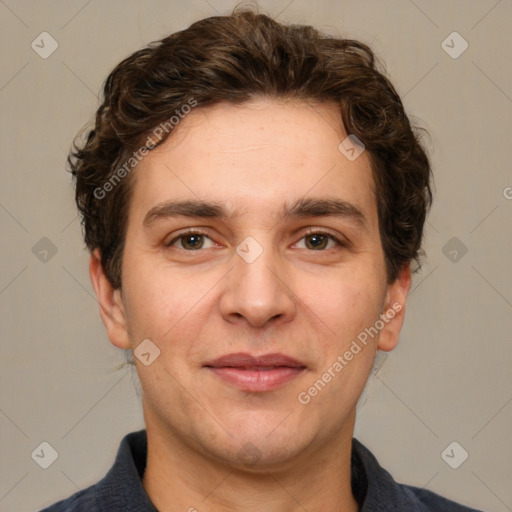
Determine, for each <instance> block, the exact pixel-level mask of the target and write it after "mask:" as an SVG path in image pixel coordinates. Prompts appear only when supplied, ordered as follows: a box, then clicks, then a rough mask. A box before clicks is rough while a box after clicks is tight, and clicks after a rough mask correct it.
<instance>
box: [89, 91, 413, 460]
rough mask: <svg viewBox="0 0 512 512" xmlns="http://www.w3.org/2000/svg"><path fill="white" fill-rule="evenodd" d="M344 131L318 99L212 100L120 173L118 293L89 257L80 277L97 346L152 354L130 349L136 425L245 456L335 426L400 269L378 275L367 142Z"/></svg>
mask: <svg viewBox="0 0 512 512" xmlns="http://www.w3.org/2000/svg"><path fill="white" fill-rule="evenodd" d="M345 137H347V133H345V131H344V128H343V126H342V122H341V115H340V112H339V110H338V109H337V107H336V106H335V105H333V104H328V103H326V104H320V105H314V106H312V105H308V104H307V103H286V104H285V103H282V102H281V103H279V102H276V101H270V100H258V101H253V102H251V103H248V104H244V105H242V106H233V105H219V106H215V107H211V108H206V109H196V110H195V111H192V112H191V113H190V114H188V116H187V117H186V118H184V119H183V120H182V121H180V125H179V127H178V131H176V133H174V134H173V135H172V136H171V137H170V138H169V139H168V140H167V141H166V143H165V144H164V145H162V146H160V147H158V148H156V149H155V150H153V151H151V152H150V153H149V154H148V155H147V156H146V157H145V159H144V160H143V161H142V162H141V163H140V164H139V166H138V168H137V169H136V170H135V171H133V172H134V173H135V174H134V176H133V177H134V182H133V187H134V189H133V198H132V202H131V206H130V211H129V218H128V227H127V235H126V245H125V250H124V256H123V262H122V268H123V270H122V290H112V289H111V288H110V287H109V285H108V281H107V280H106V278H105V276H104V274H103V273H102V269H101V266H99V264H98V261H99V260H98V259H97V257H96V256H97V255H96V256H95V255H93V257H92V259H91V275H92V278H93V283H94V285H95V288H96V291H97V293H98V297H99V300H100V302H101V305H102V311H103V312H102V315H103V319H104V321H105V324H106V326H107V331H108V334H109V338H110V340H111V341H112V343H113V344H115V345H116V346H118V347H122V348H132V349H135V348H136V347H137V346H138V345H139V344H140V343H141V342H142V341H143V340H150V345H148V347H150V350H149V352H150V353H152V354H153V351H155V350H156V348H157V349H158V350H159V351H160V354H159V356H158V357H156V359H154V360H153V362H151V364H149V365H147V366H146V365H144V364H143V363H142V362H141V361H140V360H139V359H138V358H137V357H135V358H134V360H135V362H136V366H137V371H138V374H139V377H140V381H141V384H142V389H143V406H144V414H145V420H146V425H147V428H148V432H149V429H150V428H151V429H154V430H158V431H160V432H165V433H167V435H169V434H170V435H171V436H172V438H173V439H174V440H177V442H179V443H180V444H181V445H182V446H186V447H187V448H188V449H189V450H193V451H194V452H195V453H198V454H200V455H202V456H204V457H208V458H210V459H215V460H223V461H228V462H229V463H231V464H239V463H240V462H243V459H244V457H245V458H247V457H249V458H250V457H254V458H255V459H258V464H256V467H263V466H265V465H270V466H272V465H274V466H275V465H279V464H285V463H286V462H287V461H290V460H293V458H294V457H300V456H305V455H308V454H312V453H318V451H319V450H322V449H323V450H325V449H328V447H329V446H333V445H334V444H335V443H338V442H339V441H340V439H342V438H351V436H352V429H353V421H354V411H355V406H356V402H357V400H358V398H359V396H360V394H361V392H362V390H363V388H364V385H365V383H366V380H367V377H368V375H369V372H370V370H371V367H372V363H373V359H374V356H375V352H376V350H377V348H380V349H382V350H390V349H392V348H393V347H394V345H395V344H396V342H397V339H398V333H399V331H400V327H401V323H402V319H403V312H404V310H403V309H402V307H403V305H404V302H405V296H406V294H407V290H408V287H409V273H408V270H407V269H404V270H403V271H402V273H401V275H400V278H399V279H397V280H396V281H395V282H394V283H391V284H389V283H388V282H387V279H386V268H385V261H384V254H383V251H382V245H381V240H380V237H379V226H378V218H377V207H376V197H375V191H374V184H373V179H372V172H371V167H370V160H369V156H368V154H367V153H365V152H363V153H362V154H361V155H360V156H359V157H358V158H357V159H355V160H353V161H350V160H349V159H347V157H346V156H345V155H344V154H343V153H342V152H340V150H339V149H338V146H339V144H340V142H341V141H342V140H343V139H345ZM95 258H96V260H95ZM397 304H398V306H397ZM391 310H392V317H391V314H390V313H388V312H389V311H391ZM383 314H384V315H387V316H385V321H384V320H383V319H382V318H383V317H381V316H380V315H383ZM371 328H373V330H371ZM365 329H369V331H368V330H367V331H365ZM375 331H378V334H375ZM364 332H366V342H365V343H363V341H362V339H363V338H365V336H364V334H362V333H364ZM368 332H371V333H372V335H368ZM354 342H355V344H356V345H354ZM146 343H148V342H146ZM356 346H357V347H359V351H357V349H356V348H355V347H356ZM147 352H148V351H146V353H147ZM154 353H157V351H156V352H154ZM349 353H351V354H352V356H350V355H349ZM225 356H226V357H225ZM153 357H154V356H149V358H150V359H152V358H153ZM146 358H148V356H146ZM219 358H220V359H219ZM336 363H338V364H336ZM340 366H341V369H340ZM319 381H321V383H319ZM315 383H316V387H315ZM313 388H314V389H313ZM315 389H316V392H315ZM248 443H250V444H248ZM255 454H256V455H255Z"/></svg>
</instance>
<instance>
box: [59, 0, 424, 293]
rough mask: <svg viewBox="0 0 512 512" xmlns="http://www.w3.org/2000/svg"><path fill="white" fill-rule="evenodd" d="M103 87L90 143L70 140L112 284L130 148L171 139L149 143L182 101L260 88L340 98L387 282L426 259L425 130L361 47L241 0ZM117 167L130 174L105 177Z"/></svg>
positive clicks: (289, 95)
mask: <svg viewBox="0 0 512 512" xmlns="http://www.w3.org/2000/svg"><path fill="white" fill-rule="evenodd" d="M103 96H104V98H103V103H102V104H101V105H100V107H99V108H98V111H97V113H96V119H95V126H94V128H93V129H92V130H90V131H89V133H88V136H87V138H86V141H85V142H83V143H80V142H78V139H77V140H75V142H74V144H73V147H72V150H71V152H70V155H69V157H68V166H69V168H70V171H71V172H72V174H73V176H74V179H75V182H76V202H77V205H78V209H79V211H80V213H81V215H82V225H83V228H84V239H85V243H86V245H87V247H88V248H89V250H91V251H93V250H94V249H96V248H99V250H100V253H101V260H102V265H103V268H104V270H105V273H106V275H107V277H108V279H109V281H110V282H111V284H112V285H113V286H114V288H120V287H121V263H122V256H123V247H124V240H125V235H126V227H127V214H128V206H129V203H130V197H131V190H132V187H131V182H132V179H131V174H129V168H127V167H126V162H128V161H130V158H131V159H133V157H134V148H135V149H136V148H139V149H138V151H139V152H145V153H147V151H149V150H151V149H152V148H153V147H156V146H158V145H159V144H161V143H162V142H164V141H165V140H166V138H167V137H168V136H169V134H170V133H172V127H171V128H169V129H168V130H166V132H165V133H164V135H163V136H161V137H160V139H159V141H158V142H157V143H156V145H155V144H152V143H151V142H150V143H149V144H147V143H146V142H147V141H151V138H148V134H150V133H151V132H152V130H154V128H155V127H156V126H158V125H160V124H162V123H167V125H169V123H168V120H169V119H170V118H171V116H173V115H174V114H175V113H179V112H180V111H181V110H180V109H182V108H183V105H186V104H187V103H189V104H191V103H192V102H195V103H194V104H196V105H197V106H198V107H206V106H211V105H214V104H217V103H220V102H228V103H232V104H240V103H244V102H247V101H249V100H252V99H254V98H257V97H262V96H264V97H269V98H276V99H297V100H305V101H310V100H313V101H320V102H323V101H326V102H327V101H329V102H332V101H334V102H336V103H337V104H338V105H339V106H340V109H341V117H342V121H343V124H344V127H345V129H346V131H347V133H349V134H354V135H355V136H357V138H358V139H359V140H360V141H362V142H363V143H364V145H365V148H366V150H367V151H368V153H369V155H370V158H371V162H372V168H373V176H374V181H375V190H376V196H377V211H378V218H379V229H380V236H381V243H382V247H383V251H384V255H385V261H386V269H387V278H388V281H389V282H392V281H394V280H395V279H396V277H397V276H398V272H399V270H400V268H401V267H402V266H403V265H404V264H408V263H409V262H411V261H412V260H415V261H417V262H418V263H419V254H420V251H421V242H422V233H423V225H424V222H425V217H426V214H427V211H428V209H429V207H430V205H431V202H432V192H431V188H430V180H431V169H430V163H429V160H428V157H427V155H426V153H425V151H424V149H423V147H422V144H421V142H420V139H419V135H418V133H419V132H418V130H416V129H413V128H412V127H411V124H410V122H409V119H408V117H407V115H406V114H405V112H404V108H403V105H402V102H401V100H400V98H399V96H398V94H397V93H396V91H395V89H394V87H393V85H392V84H391V83H390V81H389V80H388V79H387V78H386V77H385V76H384V74H383V73H382V72H381V71H379V70H378V67H377V64H376V61H375V57H374V54H373V52H372V51H371V50H370V48H368V46H366V45H365V44H363V43H361V42H358V41H354V40H349V39H342V38H336V37H331V36H327V35H325V34H322V33H321V32H319V31H318V30H316V29H314V28H313V27H311V26H307V25H285V24H281V23H278V22H277V21H275V20H273V19H272V18H270V17H268V16H266V15H263V14H258V13H255V12H253V11H252V10H251V9H247V8H242V9H237V8H235V10H234V11H233V12H232V13H231V15H229V16H213V17H210V18H206V19H203V20H200V21H197V22H196V23H194V24H192V25H191V26H190V27H188V28H187V29H185V30H182V31H179V32H176V33H173V34H171V35H169V36H168V37H165V38H164V39H162V40H160V41H156V42H153V43H150V44H149V45H148V46H147V47H146V48H143V49H141V50H139V51H137V52H135V53H134V54H133V55H131V56H129V57H128V58H126V59H125V60H123V61H122V62H121V63H120V64H118V65H117V66H116V68H115V69H114V70H113V71H112V72H111V74H110V75H109V77H108V78H107V80H106V82H105V84H104V88H103ZM145 153H143V154H145ZM123 165H124V170H125V172H124V173H122V172H121V169H122V166H123ZM130 165H132V166H134V165H136V161H135V162H132V163H131V164H130ZM116 173H117V177H118V178H119V177H120V175H121V174H122V177H123V179H120V180H118V181H119V182H118V183H117V182H116V183H114V184H113V185H115V186H108V184H107V182H109V180H110V182H111V183H112V178H113V177H115V176H114V175H115V174H116ZM125 176H126V177H125ZM98 191H100V192H98ZM106 191H108V193H106Z"/></svg>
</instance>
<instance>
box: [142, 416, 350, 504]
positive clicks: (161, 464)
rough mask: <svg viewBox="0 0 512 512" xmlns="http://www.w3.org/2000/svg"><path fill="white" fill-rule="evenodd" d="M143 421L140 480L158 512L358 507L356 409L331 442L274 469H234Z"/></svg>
mask: <svg viewBox="0 0 512 512" xmlns="http://www.w3.org/2000/svg"><path fill="white" fill-rule="evenodd" d="M145 419H146V430H147V436H148V456H147V464H146V471H145V473H144V477H143V480H142V483H143V486H144V488H145V489H146V492H147V494H148V496H149V498H150V499H151V501H152V502H153V504H154V505H155V506H156V508H157V509H158V510H160V511H162V512H178V511H179V512H183V511H188V512H200V511H202V510H208V511H209V512H233V511H238V510H244V511H247V512H256V511H258V512H259V511H261V510H263V509H264V510H265V511H266V512H296V511H304V510H307V511H308V512H320V511H322V512H323V511H325V510H339V511H342V512H357V510H358V505H357V502H356V501H355V499H354V496H353V494H352V488H351V480H350V471H351V467H350V454H351V444H352V435H353V428H354V420H355V413H354V414H353V415H352V417H351V419H350V421H348V422H347V423H348V425H346V426H345V428H343V429H342V430H341V431H340V433H339V435H338V436H337V438H336V440H335V441H336V442H333V441H332V440H330V442H329V445H324V446H318V445H315V447H312V449H307V450H304V452H303V453H302V454H300V455H298V456H295V457H294V458H293V460H289V461H288V462H287V463H286V464H285V465H279V466H278V467H276V466H270V465H267V466H262V465H260V464H255V465H254V466H252V467H242V468H241V467H234V466H233V465H230V464H227V463H226V462H225V461H222V460H219V459H216V458H214V457H211V456H209V454H207V453H206V452H205V453H201V452H200V451H199V450H198V449H194V447H191V446H189V445H187V444H186V443H184V442H182V440H180V439H179V436H178V435H177V434H175V433H171V432H169V429H166V430H164V429H163V428H160V427H159V425H158V423H157V422H154V421H151V418H148V417H146V418H145ZM306 452H307V453H306Z"/></svg>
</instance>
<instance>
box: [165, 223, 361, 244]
mask: <svg viewBox="0 0 512 512" xmlns="http://www.w3.org/2000/svg"><path fill="white" fill-rule="evenodd" d="M187 235H202V236H205V237H207V238H209V239H210V240H211V241H212V242H213V243H214V244H215V245H218V244H217V242H215V241H214V240H213V239H212V237H211V236H210V235H209V234H208V233H207V232H206V230H204V229H201V228H195V227H192V228H186V229H184V230H183V231H179V232H178V233H175V234H174V235H173V237H172V239H171V240H170V241H168V242H165V243H164V245H165V247H171V246H172V245H173V244H174V243H175V242H177V241H178V240H179V239H180V238H182V237H184V236H187ZM308 235H325V236H328V237H329V238H330V239H331V240H334V241H335V242H336V243H337V244H338V245H339V246H340V247H348V246H350V245H351V242H350V240H348V239H347V238H346V237H345V236H342V235H339V234H335V233H333V232H332V231H330V230H329V229H327V228H321V227H317V228H315V227H309V228H307V230H306V231H303V232H302V234H301V237H300V238H299V240H298V241H300V240H302V239H303V238H304V237H305V236H308ZM298 241H297V242H295V243H294V245H295V244H296V243H298Z"/></svg>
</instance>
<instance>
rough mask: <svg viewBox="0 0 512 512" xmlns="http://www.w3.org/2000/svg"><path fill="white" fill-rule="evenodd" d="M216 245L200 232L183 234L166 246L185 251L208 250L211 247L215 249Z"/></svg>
mask: <svg viewBox="0 0 512 512" xmlns="http://www.w3.org/2000/svg"><path fill="white" fill-rule="evenodd" d="M214 245H215V244H214V242H213V240H212V239H211V238H210V237H209V236H207V235H206V234H205V233H201V232H200V231H188V232H186V233H181V234H180V235H178V236H177V237H175V238H173V239H172V240H171V241H170V242H168V243H166V244H165V246H166V247H176V248H178V249H183V250H185V251H197V250H199V249H208V248H210V247H214Z"/></svg>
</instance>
